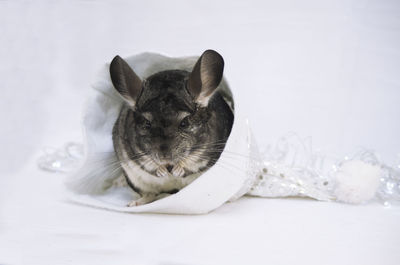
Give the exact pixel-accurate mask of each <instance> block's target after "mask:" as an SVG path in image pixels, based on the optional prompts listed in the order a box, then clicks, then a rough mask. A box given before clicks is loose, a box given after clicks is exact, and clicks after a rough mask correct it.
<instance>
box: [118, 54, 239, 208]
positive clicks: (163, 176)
mask: <svg viewBox="0 0 400 265" xmlns="http://www.w3.org/2000/svg"><path fill="white" fill-rule="evenodd" d="M223 69H224V60H223V58H222V56H221V55H220V54H218V53H217V52H216V51H213V50H207V51H205V52H204V53H203V54H202V55H201V56H200V58H199V59H198V61H197V62H196V64H195V65H194V67H193V69H192V71H191V72H188V71H184V70H174V69H171V70H167V71H162V72H158V73H155V74H153V75H151V76H149V77H148V78H146V79H144V80H141V79H140V78H139V77H138V76H137V75H136V74H135V72H134V71H133V70H132V68H130V66H129V65H128V64H127V63H126V62H125V61H124V60H123V59H122V58H121V57H119V56H116V57H115V58H114V59H113V60H112V62H111V65H110V75H111V80H112V83H113V85H114V87H115V89H116V90H117V91H118V93H119V94H120V95H121V96H122V98H123V99H124V102H125V104H124V105H123V107H122V109H121V112H120V114H119V117H118V119H117V121H116V123H115V125H114V128H113V143H114V149H115V152H116V155H117V157H118V159H119V162H120V163H121V167H122V169H123V172H124V174H125V177H126V180H127V182H128V184H129V186H130V187H131V188H132V189H133V190H135V191H136V192H138V193H139V194H140V195H141V198H139V199H138V200H135V201H132V202H131V203H129V204H128V206H136V205H142V204H145V203H149V202H152V201H154V200H156V199H158V198H161V197H163V196H165V195H166V194H173V193H176V192H178V191H179V190H180V189H182V188H183V187H185V186H187V185H188V184H190V183H191V182H192V181H193V180H195V179H196V178H197V177H198V176H199V175H201V174H202V173H203V172H204V171H206V170H207V169H209V168H210V167H211V166H213V165H214V164H215V163H216V161H217V160H218V158H219V157H220V155H221V153H222V151H223V149H224V147H225V143H226V141H227V138H228V136H229V134H230V132H231V128H232V124H233V113H232V110H231V108H230V107H229V106H228V104H227V102H226V101H225V100H224V97H223V96H222V93H221V92H220V91H219V90H218V85H219V84H220V82H221V80H222V76H223Z"/></svg>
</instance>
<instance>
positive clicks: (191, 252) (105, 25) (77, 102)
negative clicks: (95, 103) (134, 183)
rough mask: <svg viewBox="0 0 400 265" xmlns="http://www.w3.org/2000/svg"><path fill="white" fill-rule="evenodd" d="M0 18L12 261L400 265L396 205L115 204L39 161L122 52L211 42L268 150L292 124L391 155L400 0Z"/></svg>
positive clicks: (72, 133) (7, 4) (337, 143)
mask: <svg viewBox="0 0 400 265" xmlns="http://www.w3.org/2000/svg"><path fill="white" fill-rule="evenodd" d="M0 25H1V26H0V84H1V87H0V89H1V90H0V92H1V95H0V103H1V105H0V118H1V138H0V141H1V143H0V146H1V155H0V156H1V157H0V161H1V162H0V172H1V176H0V177H1V178H0V184H1V187H0V192H1V194H0V199H1V200H2V202H4V203H3V204H2V205H3V206H4V207H2V208H1V212H0V214H1V219H0V233H3V234H4V235H3V236H1V235H0V264H3V263H4V264H91V263H93V264H103V263H104V264H128V263H129V264H164V265H165V264H224V263H225V264H234V263H237V264H267V263H270V264H293V263H297V264H398V263H399V260H400V254H399V253H400V251H399V246H400V231H399V228H398V223H399V221H400V213H399V209H398V208H396V207H392V208H390V209H386V208H383V207H382V206H380V205H379V204H370V205H366V206H348V205H341V204H333V203H331V204H329V203H328V204H327V203H318V202H314V201H310V200H295V199H291V200H288V199H285V200H266V199H254V198H253V199H250V198H246V199H244V200H241V201H239V202H237V203H233V204H229V205H225V206H224V207H222V208H221V209H219V210H217V211H215V212H213V213H212V214H210V215H206V216H195V217H190V216H184V217H182V216H159V215H126V214H116V213H110V212H103V211H100V210H96V209H88V208H84V207H81V206H77V205H73V204H69V203H66V202H65V201H63V200H62V196H58V195H59V194H58V192H57V191H58V190H59V189H60V188H59V186H60V185H61V184H60V179H58V178H61V177H60V176H59V175H53V174H49V173H44V172H40V171H39V170H38V169H37V167H36V164H35V162H36V159H37V157H38V155H40V149H41V148H43V147H45V146H53V147H58V146H62V144H63V143H65V142H67V141H71V140H75V141H81V140H82V136H81V128H80V119H81V113H82V108H83V106H84V101H85V99H86V96H87V95H88V92H89V90H90V83H91V82H92V80H93V77H94V75H95V73H96V72H97V70H98V69H99V67H100V66H101V65H102V64H103V63H104V62H107V61H110V60H111V59H112V58H113V57H114V56H115V55H116V54H119V55H121V56H129V55H132V54H135V53H139V52H144V51H153V52H159V53H162V54H165V55H170V56H184V55H200V54H201V53H202V52H203V51H204V50H206V49H210V48H211V49H215V50H217V51H218V52H219V53H221V54H222V55H223V57H224V59H225V65H226V67H225V76H226V78H227V80H228V81H229V83H230V85H231V87H232V88H233V90H234V96H235V97H240V98H241V103H242V104H243V106H244V107H245V108H246V109H247V111H248V116H249V119H250V123H251V126H252V128H253V130H254V134H255V136H256V139H257V141H258V142H259V145H260V146H261V147H263V146H267V145H269V144H273V143H274V142H275V141H276V140H277V139H278V138H279V137H280V136H282V135H284V134H286V133H287V132H296V133H297V134H299V135H300V136H301V137H306V136H311V137H312V139H313V146H314V147H315V148H317V149H320V150H321V151H322V152H324V153H329V154H335V155H338V156H345V155H347V154H349V153H351V152H353V151H354V150H357V149H358V148H368V149H372V150H375V151H377V153H378V154H379V155H380V158H381V159H382V160H383V161H385V162H386V163H388V164H391V165H394V164H395V162H396V159H397V158H398V154H399V152H400V140H399V135H400V122H399V116H400V104H399V103H400V3H399V2H397V1H378V0H370V1H354V0H353V1H345V0H342V1H309V0H307V1H275V2H274V1H215V0H214V1H192V2H189V1H175V0H169V1H36V2H33V1H0ZM1 238H3V240H1ZM140 262H142V263H140Z"/></svg>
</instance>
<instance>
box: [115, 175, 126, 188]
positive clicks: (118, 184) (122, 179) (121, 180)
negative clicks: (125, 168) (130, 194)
mask: <svg viewBox="0 0 400 265" xmlns="http://www.w3.org/2000/svg"><path fill="white" fill-rule="evenodd" d="M112 185H113V186H114V187H117V188H120V187H126V186H128V183H127V182H126V178H125V175H121V176H119V177H118V178H116V179H114V181H113V183H112Z"/></svg>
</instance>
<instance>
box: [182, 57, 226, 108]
mask: <svg viewBox="0 0 400 265" xmlns="http://www.w3.org/2000/svg"><path fill="white" fill-rule="evenodd" d="M223 72H224V59H223V58H222V56H221V55H220V54H219V53H217V52H216V51H213V50H207V51H205V52H204V53H203V54H202V55H201V56H200V58H199V60H198V61H197V62H196V64H195V66H194V67H193V70H192V72H191V73H190V75H189V80H188V83H187V89H188V91H189V93H190V94H191V95H192V96H193V98H194V99H195V100H196V102H197V103H198V104H200V105H202V106H207V104H208V100H209V99H210V98H211V96H212V95H213V93H214V92H215V89H216V88H217V87H218V85H219V83H220V82H221V79H222V74H223Z"/></svg>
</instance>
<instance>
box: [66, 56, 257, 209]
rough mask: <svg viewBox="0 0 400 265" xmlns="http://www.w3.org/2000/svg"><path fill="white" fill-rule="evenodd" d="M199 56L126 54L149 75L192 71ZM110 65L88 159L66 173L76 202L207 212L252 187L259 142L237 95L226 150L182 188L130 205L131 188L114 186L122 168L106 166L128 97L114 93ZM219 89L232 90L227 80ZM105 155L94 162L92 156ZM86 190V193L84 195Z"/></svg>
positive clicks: (88, 119)
mask: <svg viewBox="0 0 400 265" xmlns="http://www.w3.org/2000/svg"><path fill="white" fill-rule="evenodd" d="M196 60H197V58H195V57H185V58H169V57H166V56H162V55H159V54H154V53H143V54H139V55H136V56H132V57H129V58H126V61H127V62H128V64H129V65H130V66H131V67H132V69H133V70H134V71H135V73H136V74H137V75H138V76H139V77H141V78H142V79H145V78H146V77H148V76H150V75H152V74H154V73H156V72H159V71H163V70H168V69H169V70H171V69H180V70H187V71H191V70H192V68H193V66H194V64H195V62H196ZM108 67H109V66H108V65H106V66H105V67H104V68H103V69H102V71H101V72H100V73H99V77H98V81H96V82H95V83H94V88H95V90H96V93H95V95H93V96H92V98H90V99H89V104H88V106H87V110H86V113H85V115H84V121H83V126H84V130H85V137H86V148H85V150H86V152H85V153H86V154H85V155H86V159H85V162H84V163H83V165H82V167H81V169H80V170H78V172H76V173H74V176H72V177H71V176H69V177H68V178H67V185H68V186H69V187H70V189H71V190H72V191H73V192H77V193H80V194H77V195H71V198H72V199H73V200H75V201H77V202H80V203H84V204H88V205H92V206H96V207H102V208H106V209H111V210H117V211H123V212H154V213H175V214H178V213H179V214H202V213H208V212H210V211H212V210H214V209H216V208H217V207H219V206H221V205H222V204H223V203H225V202H227V201H228V200H230V199H236V198H238V197H240V196H242V195H243V194H245V193H246V192H247V191H248V189H250V184H249V183H250V182H251V181H252V179H253V178H255V176H256V173H257V171H259V169H260V166H261V165H260V163H259V159H258V152H257V147H256V145H255V141H254V139H253V137H252V136H251V132H250V128H249V126H248V122H247V121H246V119H245V118H243V113H242V111H243V110H242V109H241V107H240V103H239V100H236V99H235V100H234V105H235V108H236V109H235V111H234V113H235V118H234V123H233V127H232V131H231V134H230V136H229V138H228V141H227V143H226V146H225V149H224V151H223V153H222V154H221V157H220V158H219V160H218V161H217V163H216V164H215V165H214V166H213V167H211V168H210V169H209V170H207V171H206V172H205V173H204V174H202V175H201V176H200V177H199V178H197V179H196V180H195V181H194V182H192V183H191V184H190V185H188V186H187V187H185V188H183V189H182V190H180V191H179V192H178V193H176V194H173V195H170V196H168V197H166V198H163V199H160V200H157V201H154V202H152V203H149V204H146V205H142V206H136V207H127V206H126V205H127V204H128V203H129V202H130V201H131V200H132V199H133V198H134V197H135V196H134V195H133V192H132V191H130V189H129V188H114V187H113V186H111V187H110V184H112V182H113V181H114V180H115V179H116V178H117V177H119V175H120V170H119V171H115V169H114V168H112V169H110V168H106V167H105V164H107V163H106V161H109V160H111V161H112V160H115V155H114V149H113V144H112V128H113V125H114V123H115V121H116V119H117V117H118V115H119V111H120V108H121V105H122V104H123V101H122V99H121V97H120V96H119V95H118V94H117V93H116V92H115V89H114V87H113V86H112V83H111V80H110V74H109V70H108ZM219 89H220V90H223V91H226V90H229V88H228V85H227V84H226V82H225V81H223V82H222V83H221V85H220V86H219ZM98 156H101V157H102V158H101V159H100V162H98V163H93V161H92V160H91V159H90V157H98ZM82 194H83V195H82Z"/></svg>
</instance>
